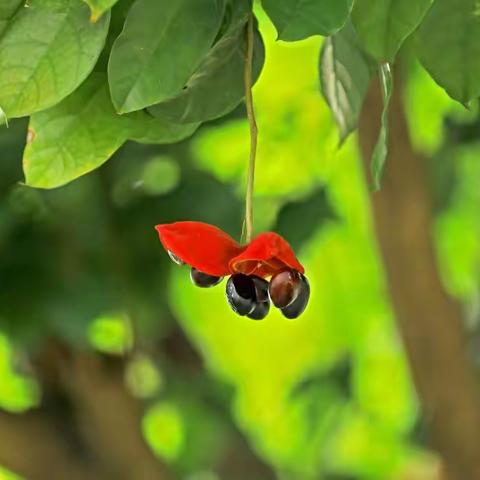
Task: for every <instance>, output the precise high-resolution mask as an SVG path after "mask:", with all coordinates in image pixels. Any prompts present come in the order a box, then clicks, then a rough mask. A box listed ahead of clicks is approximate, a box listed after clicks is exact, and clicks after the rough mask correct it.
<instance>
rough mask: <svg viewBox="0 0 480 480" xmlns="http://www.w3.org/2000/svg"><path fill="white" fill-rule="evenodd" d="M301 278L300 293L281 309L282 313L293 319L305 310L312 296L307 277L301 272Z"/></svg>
mask: <svg viewBox="0 0 480 480" xmlns="http://www.w3.org/2000/svg"><path fill="white" fill-rule="evenodd" d="M300 279H301V283H300V292H299V293H298V296H297V298H296V299H295V300H294V301H293V302H292V303H291V304H290V305H288V306H287V307H284V308H282V309H280V311H281V312H282V314H283V315H284V316H285V317H287V318H289V319H291V320H293V319H294V318H297V317H299V316H300V315H301V314H302V313H303V312H304V310H305V308H306V307H307V304H308V300H309V298H310V285H309V283H308V280H307V277H305V276H304V275H302V274H300Z"/></svg>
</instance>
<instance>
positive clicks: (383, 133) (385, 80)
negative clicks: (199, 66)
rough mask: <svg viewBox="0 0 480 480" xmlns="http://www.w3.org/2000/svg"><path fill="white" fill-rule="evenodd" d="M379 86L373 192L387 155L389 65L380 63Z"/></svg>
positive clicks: (391, 81) (390, 83)
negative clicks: (378, 123)
mask: <svg viewBox="0 0 480 480" xmlns="http://www.w3.org/2000/svg"><path fill="white" fill-rule="evenodd" d="M379 74H380V84H381V87H382V94H383V112H382V118H381V124H380V134H379V136H378V140H377V144H376V145H375V148H374V150H373V154H372V179H373V190H374V191H376V190H379V189H380V186H381V180H382V174H383V167H384V166H385V160H386V159H387V154H388V109H389V106H390V98H391V96H392V89H393V78H392V72H391V69H390V64H389V63H382V64H381V65H380V67H379Z"/></svg>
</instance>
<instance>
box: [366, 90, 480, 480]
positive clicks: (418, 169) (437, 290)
mask: <svg viewBox="0 0 480 480" xmlns="http://www.w3.org/2000/svg"><path fill="white" fill-rule="evenodd" d="M381 108H382V98H381V93H380V88H379V85H378V84H377V82H375V84H374V85H373V86H372V88H371V89H370V92H369V94H368V97H367V99H366V102H365V108H364V110H363V112H362V116H361V120H360V127H359V141H360V147H361V151H362V154H363V158H364V162H363V165H364V170H365V172H366V176H367V178H368V181H369V183H370V174H369V171H370V158H371V153H372V151H373V147H374V144H375V142H376V139H377V137H378V130H379V118H380V113H381ZM424 163H425V162H424V159H423V158H422V157H421V156H420V155H419V154H417V153H416V152H415V151H414V149H413V147H412V144H411V141H410V137H409V132H408V128H407V122H406V118H405V112H404V108H403V104H402V98H401V91H400V88H399V85H397V86H396V89H395V92H394V94H393V98H392V103H391V109H390V140H389V156H388V160H387V164H386V168H385V172H384V178H383V182H382V188H381V191H380V192H377V193H373V194H372V195H371V197H370V199H371V206H372V211H373V220H374V225H375V231H376V236H377V241H378V244H379V248H380V251H381V254H382V256H383V262H384V268H385V273H386V278H387V282H388V288H389V292H390V297H391V301H392V305H393V309H394V312H395V315H396V318H397V323H398V328H399V331H400V334H401V336H402V338H403V342H404V345H405V350H406V353H407V357H408V360H409V363H410V368H411V372H412V375H413V380H414V383H415V386H416V389H417V392H418V396H419V399H420V403H421V406H422V414H423V416H424V419H425V421H426V423H427V425H428V430H429V433H430V439H431V443H432V446H433V447H434V448H435V449H436V450H437V451H438V452H439V453H440V455H441V456H442V458H443V462H444V465H445V469H446V472H447V476H448V479H449V480H476V479H480V403H479V401H478V392H477V385H476V384H475V378H474V374H473V371H472V367H471V365H469V362H468V359H467V356H466V348H465V338H464V332H463V328H462V315H461V310H460V307H459V305H458V304H457V302H456V301H455V300H454V299H453V298H451V297H450V296H449V295H448V294H447V292H446V291H445V289H444V287H443V285H442V282H441V279H440V275H439V271H438V266H437V261H436V258H435V255H436V252H435V247H434V243H433V239H432V208H431V205H430V197H429V194H428V189H427V184H426V181H425V172H424Z"/></svg>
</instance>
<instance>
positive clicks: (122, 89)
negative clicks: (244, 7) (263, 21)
mask: <svg viewBox="0 0 480 480" xmlns="http://www.w3.org/2000/svg"><path fill="white" fill-rule="evenodd" d="M223 10H224V5H223V1H222V0H176V1H171V0H137V2H136V3H135V4H134V5H133V6H132V8H131V9H130V11H129V13H128V17H127V20H126V22H125V27H124V29H123V32H122V33H121V35H120V36H119V37H118V38H117V40H116V41H115V43H114V45H113V48H112V53H111V56H110V61H109V65H108V77H109V83H110V91H111V94H112V99H113V104H114V105H115V108H116V109H117V111H118V112H120V113H126V112H132V111H135V110H141V109H142V108H144V107H148V106H150V105H153V104H155V103H159V102H161V101H163V100H166V99H168V98H171V97H174V96H175V95H177V94H178V93H180V91H181V90H182V88H183V87H184V86H185V84H186V83H187V81H188V79H189V78H190V76H191V75H192V73H193V71H194V70H195V69H196V68H197V67H198V65H199V64H200V62H201V61H202V59H203V57H204V56H205V54H206V53H207V52H208V50H209V49H210V47H211V46H212V43H213V42H214V40H215V37H216V35H217V33H218V30H219V28H220V24H221V20H222V17H223Z"/></svg>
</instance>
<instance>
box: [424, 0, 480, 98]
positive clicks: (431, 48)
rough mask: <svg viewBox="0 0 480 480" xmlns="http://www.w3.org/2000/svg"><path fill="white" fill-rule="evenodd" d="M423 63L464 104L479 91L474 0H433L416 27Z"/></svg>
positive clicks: (479, 18)
mask: <svg viewBox="0 0 480 480" xmlns="http://www.w3.org/2000/svg"><path fill="white" fill-rule="evenodd" d="M417 51H418V55H419V57H420V60H421V62H422V64H423V66H424V67H425V68H426V69H427V70H428V72H429V73H430V75H431V76H432V77H433V79H434V80H435V81H436V82H437V83H438V84H439V85H440V86H441V87H443V88H444V89H445V90H446V91H447V93H448V94H449V95H450V96H451V97H452V98H454V99H455V100H458V101H459V102H461V103H463V104H465V105H466V104H468V102H470V100H473V99H474V98H476V97H478V96H479V95H480V64H479V62H478V61H477V59H478V58H479V57H480V15H479V11H478V2H477V1H476V0H462V1H461V2H459V1H457V0H436V1H435V3H434V4H433V7H432V8H431V9H430V11H429V12H428V14H427V16H426V17H425V20H424V22H423V23H422V25H421V27H420V29H419V31H418V42H417Z"/></svg>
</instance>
